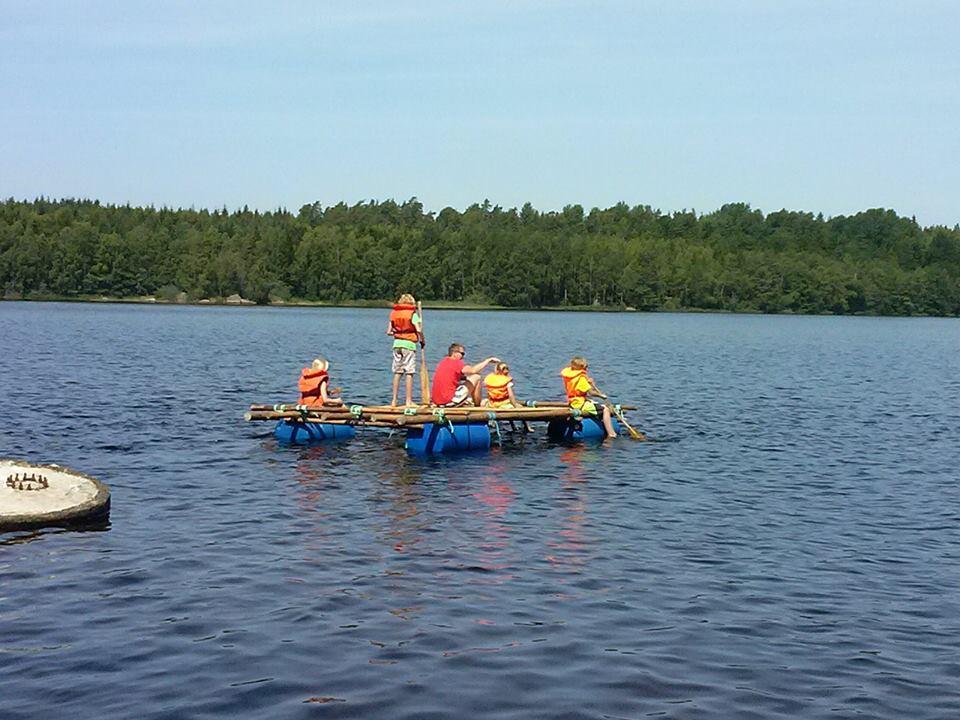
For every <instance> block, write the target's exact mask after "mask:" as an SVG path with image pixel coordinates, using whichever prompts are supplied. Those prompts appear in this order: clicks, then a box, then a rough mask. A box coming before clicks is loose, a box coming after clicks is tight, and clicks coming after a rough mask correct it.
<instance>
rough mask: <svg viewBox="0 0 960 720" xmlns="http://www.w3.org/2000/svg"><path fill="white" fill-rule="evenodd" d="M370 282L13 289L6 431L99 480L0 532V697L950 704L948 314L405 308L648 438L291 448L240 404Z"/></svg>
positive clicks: (756, 711) (24, 711)
mask: <svg viewBox="0 0 960 720" xmlns="http://www.w3.org/2000/svg"><path fill="white" fill-rule="evenodd" d="M385 326H386V312H385V311H368V310H331V309H323V310H321V309H292V308H283V309H266V308H242V309H240V308H197V307H143V306H119V305H113V306H105V305H103V306H99V305H98V306H93V305H62V304H25V303H9V302H4V303H0V382H2V386H0V404H2V409H3V417H2V421H0V457H2V456H12V457H18V458H24V459H28V460H32V461H38V462H58V463H61V464H64V465H67V466H70V467H73V468H76V469H78V470H82V471H84V472H88V473H91V474H93V475H95V476H98V477H99V478H101V479H103V480H104V481H106V482H107V483H109V485H110V486H111V488H112V491H113V511H112V514H111V522H110V525H109V527H108V528H107V529H101V530H99V531H87V532H76V531H64V530H45V531H40V532H32V533H27V532H19V533H6V534H0V718H4V719H5V720H14V719H19V718H24V719H26V718H30V719H34V718H41V717H70V718H227V717H231V718H232V717H256V718H261V717H263V718H266V717H282V718H298V717H304V718H308V717H309V718H313V717H325V718H326V717H363V718H471V717H484V718H491V717H497V718H518V719H519V718H558V717H564V718H580V717H582V718H639V717H646V716H648V715H654V716H658V717H668V718H672V717H676V718H700V717H702V718H707V717H710V718H716V717H757V718H761V717H762V718H770V717H782V718H794V717H809V718H815V717H831V718H832V717H853V716H862V717H878V718H891V719H893V718H896V719H898V720H899V719H901V718H950V717H957V716H960V522H958V521H960V487H958V471H957V468H958V465H960V452H958V450H960V440H958V437H957V433H958V430H960V322H958V321H956V320H941V319H883V318H827V317H824V318H808V317H757V316H717V315H710V316H708V315H647V314H616V315H607V314H567V313H513V312H503V313H466V312H438V311H435V312H428V313H427V314H426V331H427V335H428V338H429V341H430V345H429V346H428V351H429V355H430V358H431V362H435V361H436V360H437V359H439V357H440V355H441V354H442V350H443V348H445V346H446V345H447V344H448V343H449V342H451V341H453V340H461V341H462V342H464V343H465V344H466V345H467V349H468V356H467V360H468V361H476V360H478V359H480V358H482V357H483V356H485V355H488V354H499V355H502V356H503V357H504V358H505V359H506V360H508V361H509V362H510V364H511V367H512V369H513V374H514V376H515V378H516V380H517V384H518V390H519V394H520V395H521V396H522V397H524V398H539V399H546V398H558V397H559V396H560V395H561V385H560V381H559V378H558V377H557V371H558V370H559V369H560V367H562V365H563V364H564V363H565V361H566V360H567V359H569V356H570V355H571V354H573V353H585V354H587V355H588V357H589V359H590V361H591V371H592V372H593V373H594V374H595V377H596V379H597V381H598V383H600V384H601V385H602V387H604V388H605V389H606V390H607V392H608V393H610V394H611V396H613V397H614V399H615V400H617V401H620V402H624V403H627V402H633V403H637V404H639V405H640V406H641V408H642V409H641V411H640V412H639V413H635V414H634V415H633V417H634V418H635V419H636V421H637V425H638V426H639V427H640V428H641V429H643V430H644V431H646V432H648V433H649V434H650V435H651V436H652V437H654V438H656V439H657V440H658V441H659V442H652V443H637V442H633V441H631V440H630V439H629V438H625V437H624V438H620V439H618V440H616V441H614V442H612V443H607V444H605V445H597V444H593V445H584V446H572V447H570V446H568V447H564V446H556V445H550V444H548V443H547V442H546V440H545V439H543V437H542V433H541V436H539V437H535V438H533V439H528V440H527V441H526V442H525V444H520V443H517V442H508V444H507V445H506V446H505V447H504V448H502V449H494V450H493V451H491V452H489V453H483V454H479V455H471V456H467V457H458V458H440V459H435V460H429V461H418V460H413V459H410V458H408V457H407V456H406V454H405V452H404V450H403V447H402V437H400V436H399V435H398V436H394V437H389V435H388V434H387V433H386V432H385V431H374V430H371V431H365V432H361V433H360V434H359V435H358V437H357V439H356V440H354V441H352V442H349V443H347V444H343V445H339V446H327V447H314V448H306V449H305V448H288V447H279V446H278V445H277V444H276V443H275V442H274V440H273V438H272V435H271V429H272V428H271V427H270V425H268V424H259V425H257V424H252V423H251V424H248V423H245V422H244V421H243V419H242V415H243V412H244V410H245V407H246V405H247V404H249V403H250V402H258V401H261V402H262V401H279V400H284V399H290V398H292V397H294V393H293V387H294V385H295V380H296V376H297V373H298V370H299V367H300V366H301V365H302V364H305V363H306V362H307V361H308V360H309V359H310V358H312V357H313V356H314V355H316V354H318V353H323V354H325V355H327V356H328V357H329V358H331V359H332V362H333V367H332V372H333V376H334V378H333V380H334V383H333V384H335V385H342V386H343V387H344V388H345V391H346V394H347V397H348V398H349V399H350V400H351V401H354V402H373V401H377V402H383V401H386V400H387V399H388V395H389V382H390V376H389V364H390V358H389V350H388V346H389V340H388V338H387V337H386V336H385V335H384V329H385Z"/></svg>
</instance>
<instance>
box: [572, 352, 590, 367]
mask: <svg viewBox="0 0 960 720" xmlns="http://www.w3.org/2000/svg"><path fill="white" fill-rule="evenodd" d="M570 367H572V368H573V369H574V370H583V369H585V368H586V367H587V359H586V358H585V357H582V356H580V355H574V356H573V358H571V360H570Z"/></svg>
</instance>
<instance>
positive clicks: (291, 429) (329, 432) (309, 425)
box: [273, 420, 357, 445]
mask: <svg viewBox="0 0 960 720" xmlns="http://www.w3.org/2000/svg"><path fill="white" fill-rule="evenodd" d="M356 434H357V431H356V430H354V428H353V427H352V426H351V425H329V424H327V423H315V422H301V421H299V420H281V421H280V422H278V423H277V426H276V427H275V428H274V429H273V436H274V437H275V438H277V440H279V441H280V442H282V443H287V444H290V445H309V444H311V443H316V442H324V441H326V440H349V439H350V438H352V437H353V436H354V435H356Z"/></svg>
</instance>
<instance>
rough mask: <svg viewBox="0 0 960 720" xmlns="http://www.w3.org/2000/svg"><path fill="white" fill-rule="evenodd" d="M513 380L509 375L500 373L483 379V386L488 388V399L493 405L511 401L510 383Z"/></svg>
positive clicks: (491, 374)
mask: <svg viewBox="0 0 960 720" xmlns="http://www.w3.org/2000/svg"><path fill="white" fill-rule="evenodd" d="M512 382H513V378H512V377H510V376H509V375H500V374H499V373H490V374H489V375H487V376H486V377H485V378H484V379H483V385H484V387H485V388H487V398H488V399H489V400H490V402H491V403H501V402H505V401H507V400H509V399H510V388H509V387H508V386H509V385H510V383H512Z"/></svg>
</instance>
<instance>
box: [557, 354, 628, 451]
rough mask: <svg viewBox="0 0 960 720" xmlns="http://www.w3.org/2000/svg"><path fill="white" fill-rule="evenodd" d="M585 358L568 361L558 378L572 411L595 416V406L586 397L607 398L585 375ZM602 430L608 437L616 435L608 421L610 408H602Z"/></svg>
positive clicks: (577, 357)
mask: <svg viewBox="0 0 960 720" xmlns="http://www.w3.org/2000/svg"><path fill="white" fill-rule="evenodd" d="M587 367H589V366H588V365H587V360H586V358H583V357H580V356H579V355H577V356H575V357H574V358H573V359H571V360H570V365H569V366H568V367H565V368H564V369H563V370H561V371H560V377H561V378H563V387H564V390H566V392H567V404H569V405H570V407H572V408H573V409H574V410H579V411H580V413H581V414H582V415H593V416H596V415H597V414H598V412H597V406H596V405H595V404H594V403H593V402H591V401H590V400H588V399H587V398H588V396H591V395H592V396H593V397H599V398H603V399H604V400H606V399H607V396H606V395H604V394H603V393H602V392H600V391H599V390H597V388H596V386H595V385H594V384H593V380H591V379H590V376H589V375H587ZM603 429H604V430H606V431H607V436H608V437H612V438H614V437H616V436H617V433H616V431H615V430H614V429H613V422H612V421H611V420H610V408H608V407H607V406H606V405H604V406H603Z"/></svg>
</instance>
